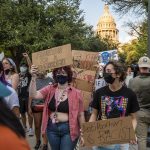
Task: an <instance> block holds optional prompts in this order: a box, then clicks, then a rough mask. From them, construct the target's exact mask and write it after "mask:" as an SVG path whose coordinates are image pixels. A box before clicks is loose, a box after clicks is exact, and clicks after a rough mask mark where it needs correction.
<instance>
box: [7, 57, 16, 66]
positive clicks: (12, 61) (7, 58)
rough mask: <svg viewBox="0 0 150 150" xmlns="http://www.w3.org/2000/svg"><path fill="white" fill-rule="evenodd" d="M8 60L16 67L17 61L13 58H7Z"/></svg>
mask: <svg viewBox="0 0 150 150" xmlns="http://www.w3.org/2000/svg"><path fill="white" fill-rule="evenodd" d="M7 60H8V61H9V62H10V64H11V65H12V66H13V67H15V68H16V64H15V62H14V61H13V60H12V59H11V58H7Z"/></svg>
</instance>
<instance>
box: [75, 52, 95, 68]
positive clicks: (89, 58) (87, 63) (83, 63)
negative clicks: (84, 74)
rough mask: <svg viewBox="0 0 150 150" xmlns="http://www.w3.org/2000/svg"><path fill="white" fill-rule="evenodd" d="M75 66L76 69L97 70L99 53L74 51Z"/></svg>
mask: <svg viewBox="0 0 150 150" xmlns="http://www.w3.org/2000/svg"><path fill="white" fill-rule="evenodd" d="M72 56H73V66H74V67H75V68H80V69H86V70H95V69H96V67H95V66H96V65H97V64H98V52H87V51H80V50H72Z"/></svg>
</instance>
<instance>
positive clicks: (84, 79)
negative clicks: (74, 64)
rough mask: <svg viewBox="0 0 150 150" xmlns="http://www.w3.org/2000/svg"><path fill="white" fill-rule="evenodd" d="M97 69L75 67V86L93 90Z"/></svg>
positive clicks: (84, 89)
mask: <svg viewBox="0 0 150 150" xmlns="http://www.w3.org/2000/svg"><path fill="white" fill-rule="evenodd" d="M95 73H96V72H95V71H91V70H84V69H79V68H73V74H74V75H73V76H74V80H73V86H74V87H76V88H78V89H80V90H83V91H87V92H92V90H93V86H94V80H95Z"/></svg>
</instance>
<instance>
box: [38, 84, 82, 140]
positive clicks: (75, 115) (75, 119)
mask: <svg viewBox="0 0 150 150" xmlns="http://www.w3.org/2000/svg"><path fill="white" fill-rule="evenodd" d="M56 88H57V86H54V85H48V86H46V87H44V88H42V89H41V90H40V91H39V92H40V93H41V94H42V95H43V96H44V99H45V105H44V110H43V118H42V134H43V133H45V132H46V128H47V124H48V119H49V114H50V110H49V109H48V105H49V103H50V101H51V99H52V97H53V96H54V94H55V91H56ZM68 102H69V126H70V135H71V139H72V141H74V140H75V139H76V138H77V137H78V136H79V134H80V132H79V129H80V126H79V113H80V112H84V106H83V99H82V96H81V92H80V91H79V90H77V89H76V88H73V87H69V88H68Z"/></svg>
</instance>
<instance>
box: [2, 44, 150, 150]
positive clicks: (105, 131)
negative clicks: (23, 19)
mask: <svg viewBox="0 0 150 150" xmlns="http://www.w3.org/2000/svg"><path fill="white" fill-rule="evenodd" d="M57 50H58V53H56V52H57ZM52 51H54V52H55V54H54V53H53V52H52ZM45 54H46V55H44V52H43V55H42V51H39V52H36V53H33V54H32V61H31V59H30V56H29V55H28V54H27V53H23V54H22V56H23V59H22V61H21V62H20V64H19V66H16V64H15V60H13V59H12V58H9V57H5V56H4V58H3V59H2V60H0V150H9V149H10V150H30V149H35V150H38V149H39V150H40V149H42V150H48V149H49V150H79V149H82V148H86V147H90V148H91V149H93V150H134V149H137V150H146V149H147V144H148V140H147V139H148V131H149V126H150V58H148V57H147V56H142V57H141V58H140V59H139V61H138V62H137V64H138V67H135V66H133V65H125V64H121V62H119V58H118V59H116V53H115V57H114V58H115V59H113V57H111V58H110V57H106V52H105V53H97V52H85V51H75V50H71V45H70V44H67V45H63V46H60V47H56V48H53V49H48V50H45ZM58 62H59V63H58ZM60 62H61V63H60ZM33 136H35V143H36V144H35V146H34V147H31V146H29V144H28V142H27V137H28V138H30V137H33ZM135 147H136V148H135Z"/></svg>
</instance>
